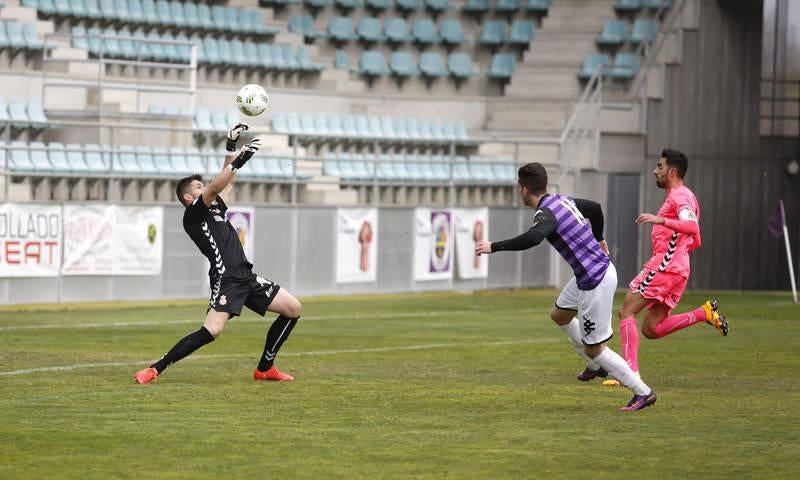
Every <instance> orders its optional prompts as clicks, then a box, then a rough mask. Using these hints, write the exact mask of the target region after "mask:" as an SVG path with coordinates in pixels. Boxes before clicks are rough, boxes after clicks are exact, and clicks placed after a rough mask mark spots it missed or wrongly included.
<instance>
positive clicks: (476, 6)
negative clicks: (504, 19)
mask: <svg viewBox="0 0 800 480" xmlns="http://www.w3.org/2000/svg"><path fill="white" fill-rule="evenodd" d="M461 11H462V12H464V13H486V12H488V11H489V0H467V1H466V2H465V3H464V6H463V7H461Z"/></svg>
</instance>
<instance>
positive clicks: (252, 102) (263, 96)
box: [236, 83, 269, 117]
mask: <svg viewBox="0 0 800 480" xmlns="http://www.w3.org/2000/svg"><path fill="white" fill-rule="evenodd" d="M268 104H269V95H267V92H266V91H265V90H264V88H263V87H261V85H256V84H254V83H251V84H248V85H245V86H244V87H242V88H241V89H240V90H239V93H237V94H236V106H237V107H238V108H239V111H240V112H242V113H243V114H245V115H247V116H248V117H256V116H258V115H261V114H262V113H264V110H266V109H267V105H268Z"/></svg>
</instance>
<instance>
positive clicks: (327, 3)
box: [303, 0, 334, 9]
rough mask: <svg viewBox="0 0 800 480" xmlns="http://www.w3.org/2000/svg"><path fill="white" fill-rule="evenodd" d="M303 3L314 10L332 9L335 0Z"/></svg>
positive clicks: (308, 0)
mask: <svg viewBox="0 0 800 480" xmlns="http://www.w3.org/2000/svg"><path fill="white" fill-rule="evenodd" d="M303 3H304V4H305V5H306V6H308V7H310V8H312V9H322V8H325V7H332V6H333V3H334V0H305V2H303Z"/></svg>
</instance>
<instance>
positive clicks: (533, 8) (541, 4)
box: [522, 0, 552, 15]
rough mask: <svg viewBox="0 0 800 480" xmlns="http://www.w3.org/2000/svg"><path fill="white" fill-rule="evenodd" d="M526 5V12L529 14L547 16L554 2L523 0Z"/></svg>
mask: <svg viewBox="0 0 800 480" xmlns="http://www.w3.org/2000/svg"><path fill="white" fill-rule="evenodd" d="M522 1H523V3H524V5H525V10H526V11H528V12H535V13H537V14H538V15H545V14H547V10H548V9H549V8H550V5H551V3H552V0H527V1H526V0H522Z"/></svg>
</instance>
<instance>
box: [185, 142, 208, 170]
mask: <svg viewBox="0 0 800 480" xmlns="http://www.w3.org/2000/svg"><path fill="white" fill-rule="evenodd" d="M205 160H206V159H205V158H203V156H202V155H201V154H200V150H198V149H197V147H189V148H187V149H186V165H187V166H188V167H189V171H190V172H191V173H203V172H205V171H206V168H207V165H208V162H206V161H205Z"/></svg>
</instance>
